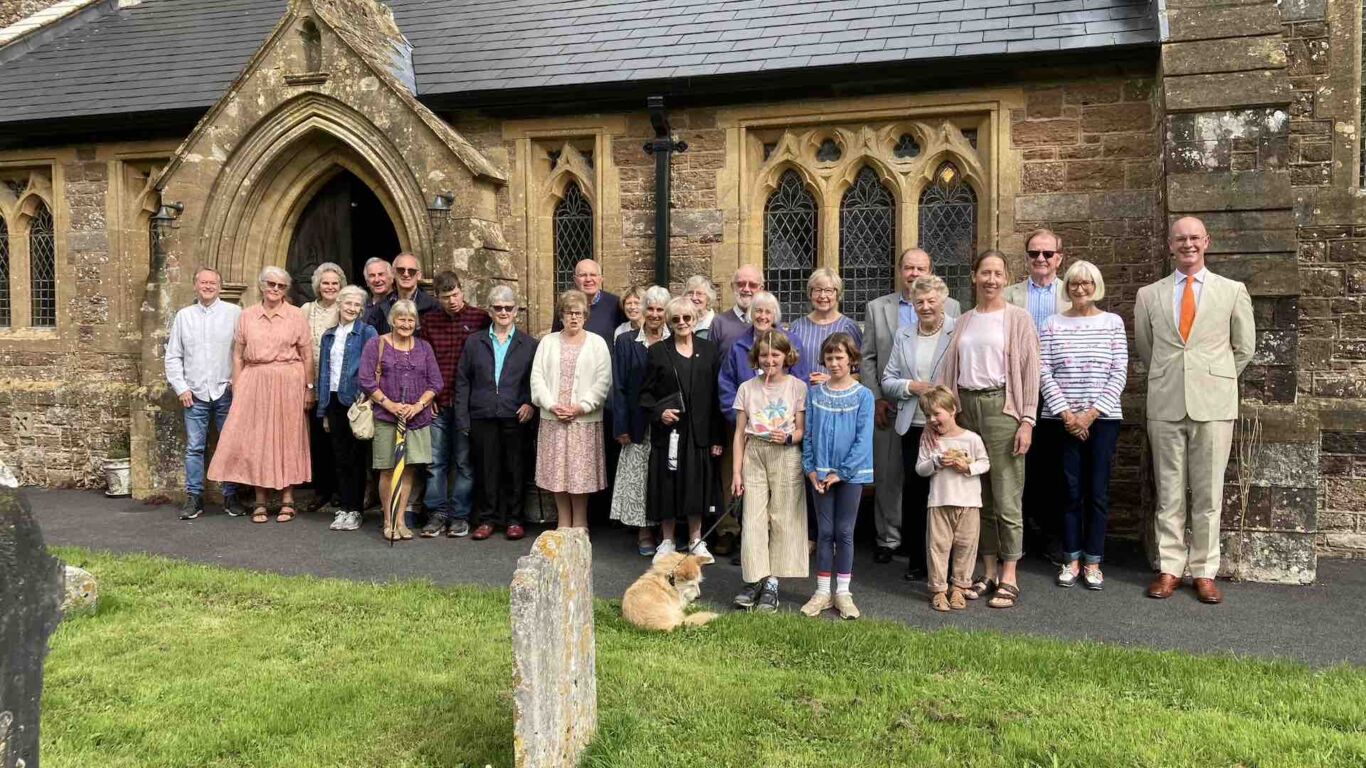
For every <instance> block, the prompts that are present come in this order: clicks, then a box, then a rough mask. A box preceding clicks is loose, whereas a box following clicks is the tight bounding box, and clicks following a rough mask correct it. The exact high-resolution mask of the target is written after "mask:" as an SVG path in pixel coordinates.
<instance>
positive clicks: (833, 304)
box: [787, 267, 863, 530]
mask: <svg viewBox="0 0 1366 768" xmlns="http://www.w3.org/2000/svg"><path fill="white" fill-rule="evenodd" d="M806 295H807V297H808V298H810V299H811V312H810V313H809V314H807V315H806V316H804V317H799V318H797V319H796V320H794V321H793V322H792V324H791V325H789V326H788V327H787V335H788V338H790V339H792V343H793V344H795V345H796V347H797V355H798V359H797V364H796V365H794V366H792V370H791V371H790V373H791V374H792V375H793V376H796V377H797V378H799V379H801V380H802V381H803V382H805V383H806V384H807V385H808V386H812V387H814V386H816V385H817V384H824V383H825V382H826V381H828V380H829V379H830V371H828V370H826V368H825V366H824V365H822V362H823V361H822V359H821V347H823V346H824V345H825V340H826V339H828V338H830V337H831V336H832V335H833V334H836V333H847V334H849V335H850V336H851V337H853V339H854V343H855V344H857V345H859V347H860V348H862V346H863V332H862V331H860V330H859V327H858V323H856V322H854V321H853V320H851V319H850V318H849V316H848V315H844V314H841V313H840V299H841V298H842V297H843V296H844V280H842V279H840V276H839V273H838V272H836V271H835V270H833V269H830V268H829V267H821V268H820V269H817V270H815V271H813V272H812V273H811V277H810V278H808V279H807V281H806ZM813 530H814V529H813Z"/></svg>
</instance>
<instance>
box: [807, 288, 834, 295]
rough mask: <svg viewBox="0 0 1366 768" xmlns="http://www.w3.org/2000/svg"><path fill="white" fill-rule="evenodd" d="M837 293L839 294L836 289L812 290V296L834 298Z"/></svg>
mask: <svg viewBox="0 0 1366 768" xmlns="http://www.w3.org/2000/svg"><path fill="white" fill-rule="evenodd" d="M837 293H839V291H836V290H835V289H834V288H812V289H811V295H812V296H834V295H835V294H837Z"/></svg>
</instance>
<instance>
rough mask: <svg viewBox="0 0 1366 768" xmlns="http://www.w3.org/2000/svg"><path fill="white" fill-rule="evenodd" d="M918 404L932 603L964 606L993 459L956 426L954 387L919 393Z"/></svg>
mask: <svg viewBox="0 0 1366 768" xmlns="http://www.w3.org/2000/svg"><path fill="white" fill-rule="evenodd" d="M920 407H921V409H922V410H924V412H925V421H926V424H927V425H928V426H929V429H928V430H926V436H925V439H922V440H921V442H920V454H919V456H917V457H916V462H915V471H916V474H919V475H920V476H921V477H929V478H930V498H929V510H928V517H929V523H930V536H929V558H928V559H929V566H930V568H929V570H930V575H929V579H928V584H929V588H930V606H931V607H932V608H934V609H935V610H936V611H948V610H950V609H952V610H962V609H964V608H966V607H967V605H968V604H967V598H966V597H965V596H964V593H963V590H965V589H967V588H968V587H971V586H972V568H973V564H974V563H975V562H976V560H977V536H978V534H979V532H980V530H981V524H982V520H981V514H982V480H981V476H982V475H984V474H986V472H987V470H989V469H991V462H990V461H989V460H988V459H987V448H986V445H984V444H983V443H982V438H981V437H979V436H978V435H977V434H976V433H975V432H969V431H968V430H966V429H963V428H962V427H960V426H958V420H957V416H958V411H959V405H958V396H957V395H955V394H954V393H953V391H952V390H950V389H948V388H946V387H935V388H934V389H931V390H930V391H928V392H926V393H925V394H923V395H921V396H920ZM931 432H932V433H933V434H930V433H931ZM950 554H952V575H951V576H950V573H949V571H950V567H949V564H950ZM949 583H952V585H953V589H952V590H950V589H949ZM946 592H947V595H946V594H945V593H946Z"/></svg>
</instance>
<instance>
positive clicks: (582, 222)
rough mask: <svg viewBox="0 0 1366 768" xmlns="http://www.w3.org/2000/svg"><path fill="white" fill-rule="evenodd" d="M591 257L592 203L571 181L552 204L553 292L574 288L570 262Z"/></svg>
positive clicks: (573, 262) (572, 263)
mask: <svg viewBox="0 0 1366 768" xmlns="http://www.w3.org/2000/svg"><path fill="white" fill-rule="evenodd" d="M591 258H593V205H592V203H590V202H588V197H587V196H586V195H584V194H583V190H581V189H579V185H578V184H577V183H575V182H572V181H571V182H569V186H567V187H565V190H564V199H562V200H560V202H559V204H557V205H556V206H555V293H556V294H559V293H560V292H561V291H567V290H569V289H570V288H573V287H574V265H575V264H578V263H579V262H580V261H582V260H584V259H591Z"/></svg>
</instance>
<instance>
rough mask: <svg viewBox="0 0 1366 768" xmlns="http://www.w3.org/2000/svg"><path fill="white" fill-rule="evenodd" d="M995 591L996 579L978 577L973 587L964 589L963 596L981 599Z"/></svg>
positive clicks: (970, 598)
mask: <svg viewBox="0 0 1366 768" xmlns="http://www.w3.org/2000/svg"><path fill="white" fill-rule="evenodd" d="M995 591H996V581H995V579H978V580H977V581H975V582H973V584H972V586H971V587H968V588H967V589H965V590H963V597H966V598H967V599H969V600H980V599H982V598H984V597H986V596H987V595H989V594H991V593H993V592H995Z"/></svg>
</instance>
